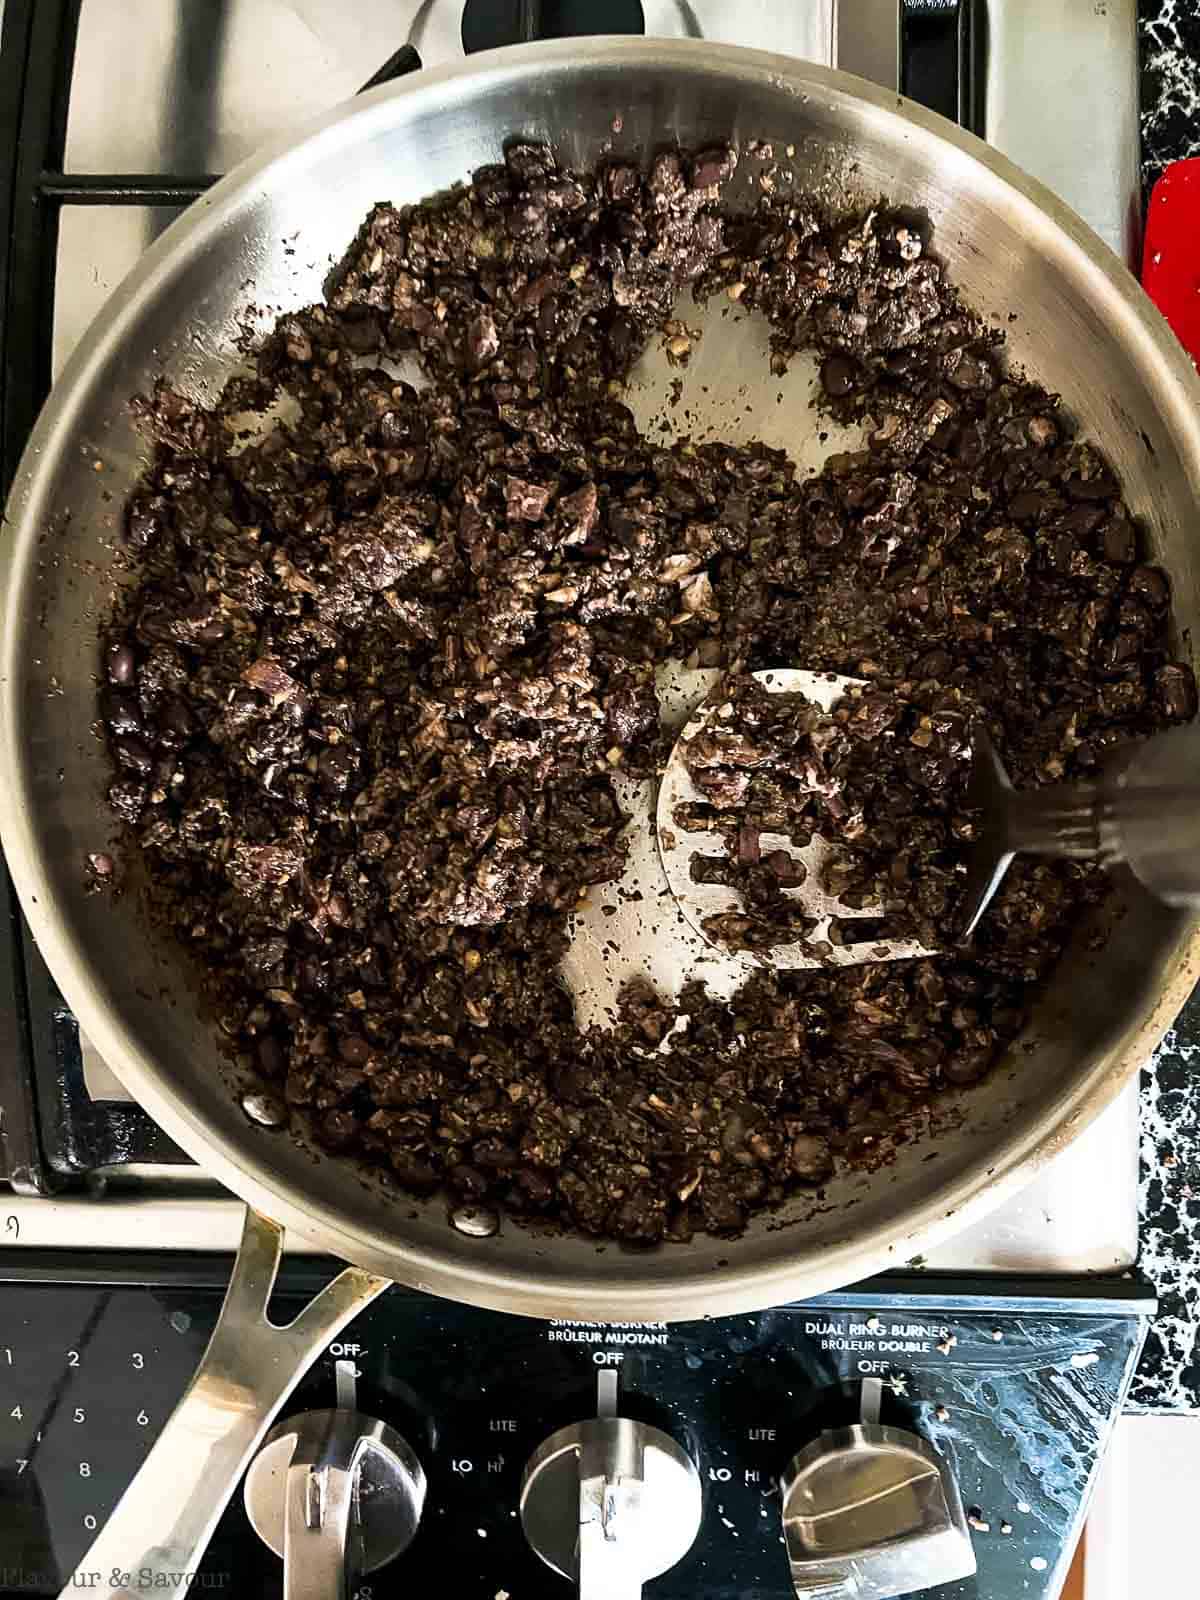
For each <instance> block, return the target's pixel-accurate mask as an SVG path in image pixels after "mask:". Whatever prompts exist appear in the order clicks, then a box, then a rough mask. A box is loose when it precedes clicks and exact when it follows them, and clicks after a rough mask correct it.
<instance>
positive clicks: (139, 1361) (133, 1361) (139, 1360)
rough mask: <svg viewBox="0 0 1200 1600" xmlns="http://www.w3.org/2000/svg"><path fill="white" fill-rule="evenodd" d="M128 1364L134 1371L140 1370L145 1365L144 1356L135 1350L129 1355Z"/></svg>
mask: <svg viewBox="0 0 1200 1600" xmlns="http://www.w3.org/2000/svg"><path fill="white" fill-rule="evenodd" d="M129 1364H130V1366H132V1367H133V1368H134V1370H135V1371H137V1372H141V1371H142V1370H143V1369H144V1368H145V1365H146V1358H145V1356H144V1355H143V1354H142V1352H141V1351H140V1350H135V1351H133V1353H132V1354H131V1355H130V1357H129Z"/></svg>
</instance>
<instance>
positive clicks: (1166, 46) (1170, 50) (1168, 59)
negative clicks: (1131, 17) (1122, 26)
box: [1138, 0, 1200, 192]
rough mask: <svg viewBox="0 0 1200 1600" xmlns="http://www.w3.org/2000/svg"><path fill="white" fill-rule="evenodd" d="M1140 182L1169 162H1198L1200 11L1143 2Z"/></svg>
mask: <svg viewBox="0 0 1200 1600" xmlns="http://www.w3.org/2000/svg"><path fill="white" fill-rule="evenodd" d="M1138 13H1139V17H1140V23H1141V36H1142V38H1141V45H1142V178H1143V180H1144V182H1145V186H1146V190H1147V192H1149V188H1150V185H1151V184H1152V183H1153V182H1154V180H1155V178H1157V177H1158V175H1159V173H1160V172H1161V171H1162V169H1163V168H1164V167H1165V166H1166V164H1167V162H1168V161H1178V160H1179V159H1180V157H1182V156H1200V6H1197V4H1196V0H1141V4H1140V5H1139V7H1138Z"/></svg>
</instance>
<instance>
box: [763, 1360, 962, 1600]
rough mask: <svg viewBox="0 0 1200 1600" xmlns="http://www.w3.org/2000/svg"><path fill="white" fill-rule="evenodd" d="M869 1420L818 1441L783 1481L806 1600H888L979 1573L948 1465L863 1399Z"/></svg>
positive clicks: (791, 1548)
mask: <svg viewBox="0 0 1200 1600" xmlns="http://www.w3.org/2000/svg"><path fill="white" fill-rule="evenodd" d="M870 1382H871V1383H872V1384H877V1383H878V1380H870ZM863 1387H864V1391H865V1390H866V1389H867V1387H868V1386H867V1385H866V1384H864V1386H863ZM863 1411H864V1416H863V1420H862V1421H860V1422H857V1423H855V1424H853V1425H852V1426H850V1427H846V1428H835V1429H832V1430H831V1431H829V1432H828V1433H822V1434H821V1435H820V1436H819V1437H818V1438H816V1439H814V1440H813V1442H812V1443H811V1444H810V1445H808V1446H807V1447H806V1448H805V1449H803V1450H801V1452H800V1453H799V1455H797V1456H794V1457H793V1458H792V1460H791V1462H790V1463H789V1464H788V1467H787V1470H786V1471H785V1472H784V1473H783V1475H782V1477H781V1479H780V1488H781V1491H782V1494H783V1532H784V1539H785V1541H786V1544H787V1552H788V1560H789V1562H790V1564H791V1569H792V1582H793V1584H794V1585H795V1589H796V1594H797V1596H798V1597H800V1600H818V1597H819V1600H884V1597H885V1596H888V1595H907V1594H910V1593H912V1592H913V1591H915V1590H918V1589H928V1588H930V1587H931V1586H932V1585H934V1584H941V1583H954V1582H956V1581H957V1580H958V1579H960V1578H969V1577H970V1576H971V1575H972V1573H974V1571H975V1552H974V1550H973V1549H972V1548H971V1535H970V1533H969V1532H968V1531H967V1523H966V1518H965V1517H964V1515H963V1508H962V1501H961V1499H960V1498H959V1493H958V1486H957V1484H956V1483H955V1482H954V1478H953V1477H952V1475H951V1473H950V1469H949V1465H948V1464H947V1462H946V1460H945V1458H944V1457H943V1456H941V1455H939V1454H938V1453H937V1451H936V1450H934V1449H933V1448H932V1447H931V1446H930V1445H928V1444H926V1443H925V1441H924V1440H923V1439H920V1438H918V1437H917V1435H916V1434H915V1433H910V1432H909V1431H908V1430H907V1429H906V1428H892V1427H883V1426H881V1424H880V1423H879V1421H878V1406H877V1401H876V1404H875V1405H874V1406H872V1405H871V1403H870V1402H869V1401H868V1399H867V1397H866V1395H865V1394H864V1407H863ZM872 1411H873V1412H874V1415H873V1416H872V1415H871V1413H872Z"/></svg>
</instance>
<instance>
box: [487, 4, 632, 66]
mask: <svg viewBox="0 0 1200 1600" xmlns="http://www.w3.org/2000/svg"><path fill="white" fill-rule="evenodd" d="M645 31H646V18H645V14H644V13H643V11H642V6H641V0H466V4H465V5H464V6H463V19H462V45H463V49H464V50H465V51H466V53H467V54H468V55H473V54H474V53H475V51H476V50H491V49H493V48H495V46H497V45H502V44H526V43H528V42H529V41H530V40H531V39H577V38H580V37H582V36H583V35H584V34H589V33H645Z"/></svg>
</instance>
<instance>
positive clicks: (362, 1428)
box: [243, 1361, 425, 1600]
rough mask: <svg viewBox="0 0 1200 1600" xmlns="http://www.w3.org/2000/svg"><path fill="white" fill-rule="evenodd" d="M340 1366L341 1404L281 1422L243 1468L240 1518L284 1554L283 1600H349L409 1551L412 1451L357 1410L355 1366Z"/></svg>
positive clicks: (414, 1520)
mask: <svg viewBox="0 0 1200 1600" xmlns="http://www.w3.org/2000/svg"><path fill="white" fill-rule="evenodd" d="M337 1365H338V1369H339V1370H338V1395H337V1398H338V1404H337V1407H336V1408H335V1409H333V1410H331V1411H304V1412H301V1413H300V1414H299V1415H298V1416H294V1417H288V1418H286V1419H285V1420H284V1421H283V1422H281V1423H279V1424H277V1425H276V1427H274V1428H272V1430H271V1432H270V1433H269V1434H268V1435H267V1438H266V1442H265V1443H264V1444H263V1447H262V1449H261V1450H260V1451H259V1452H258V1455H257V1456H255V1458H254V1460H253V1462H252V1463H251V1466H250V1470H249V1472H248V1473H247V1474H246V1484H245V1489H244V1491H243V1493H244V1497H245V1502H246V1514H247V1516H248V1517H249V1518H250V1521H251V1524H252V1525H253V1527H254V1531H255V1533H257V1534H258V1536H259V1538H260V1539H261V1540H262V1541H263V1543H264V1544H266V1545H269V1546H270V1548H271V1549H272V1550H274V1552H275V1554H276V1555H277V1556H282V1557H283V1592H284V1600H345V1596H346V1595H348V1594H351V1593H353V1591H354V1586H355V1582H356V1580H357V1579H358V1578H360V1577H363V1576H365V1575H366V1574H367V1573H369V1572H374V1571H375V1570H376V1569H377V1568H379V1567H382V1566H384V1565H386V1563H387V1562H389V1561H392V1560H394V1559H395V1557H396V1556H398V1555H400V1554H401V1553H402V1552H403V1551H404V1550H406V1549H407V1548H408V1546H409V1545H410V1544H411V1543H412V1539H413V1535H414V1534H415V1533H416V1531H417V1525H418V1523H419V1522H420V1520H421V1511H422V1509H423V1507H424V1504H425V1473H424V1470H423V1469H422V1467H421V1463H420V1462H419V1461H418V1459H417V1457H416V1455H415V1454H414V1453H413V1451H412V1450H411V1449H410V1447H409V1445H408V1444H407V1443H406V1442H405V1440H404V1439H402V1438H401V1436H400V1435H399V1434H398V1433H397V1432H396V1431H395V1429H394V1428H389V1427H388V1425H387V1424H386V1423H385V1422H380V1421H379V1420H378V1419H377V1418H375V1417H368V1416H364V1415H363V1413H362V1412H361V1411H358V1410H357V1409H356V1408H355V1404H354V1400H355V1396H354V1377H353V1368H352V1367H351V1365H350V1363H348V1362H340V1361H339V1362H338V1364H337ZM346 1368H350V1372H349V1375H347V1372H346V1370H345V1369H346Z"/></svg>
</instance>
